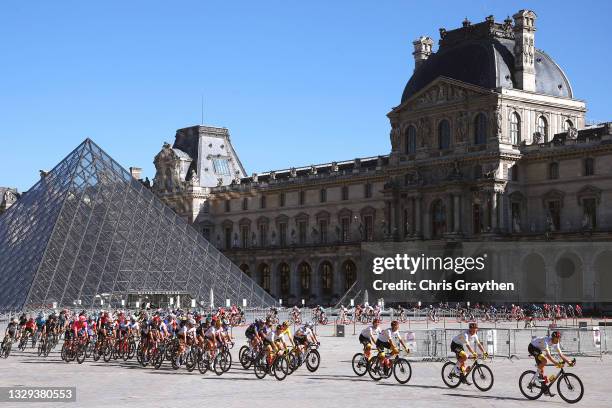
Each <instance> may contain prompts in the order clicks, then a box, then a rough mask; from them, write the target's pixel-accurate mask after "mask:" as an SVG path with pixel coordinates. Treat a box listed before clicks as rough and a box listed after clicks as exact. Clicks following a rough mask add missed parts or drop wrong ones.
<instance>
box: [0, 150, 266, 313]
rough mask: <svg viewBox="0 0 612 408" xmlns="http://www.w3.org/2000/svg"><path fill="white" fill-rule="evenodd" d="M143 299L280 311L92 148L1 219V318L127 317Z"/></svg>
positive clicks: (37, 186) (63, 165) (59, 168)
mask: <svg viewBox="0 0 612 408" xmlns="http://www.w3.org/2000/svg"><path fill="white" fill-rule="evenodd" d="M143 293H150V294H159V293H172V294H182V295H186V296H187V297H188V298H192V299H196V301H197V302H198V303H199V304H200V302H203V303H206V304H209V300H210V297H211V294H212V295H213V296H214V299H216V302H217V303H224V302H225V299H230V301H231V302H232V303H233V304H238V305H242V301H243V299H246V300H247V305H248V306H250V307H267V306H272V305H275V304H276V301H275V300H274V298H272V297H271V296H270V295H269V294H268V293H267V292H266V291H264V290H263V289H262V288H261V287H259V286H258V285H257V284H256V283H255V282H253V281H252V280H251V279H250V278H249V277H248V276H246V275H245V274H244V273H243V272H242V271H241V270H240V269H239V268H238V267H237V266H236V265H234V264H233V263H232V262H231V261H230V260H229V259H228V258H226V257H225V256H224V255H223V254H221V253H220V252H219V251H218V250H217V249H216V248H215V247H213V246H212V245H210V244H209V242H208V241H206V239H204V237H203V236H202V235H200V234H198V232H197V231H196V230H195V229H194V228H193V227H191V226H190V225H189V224H188V223H187V222H186V221H185V220H183V219H182V218H180V217H179V216H177V215H176V214H175V213H174V211H172V210H171V209H170V208H169V207H167V206H166V205H165V204H163V203H162V202H161V200H159V199H158V198H157V197H156V196H155V195H154V194H153V193H152V192H151V191H150V190H149V189H148V188H146V187H145V186H143V185H142V183H141V182H139V181H138V180H135V179H134V178H132V177H131V175H130V174H129V173H128V172H127V171H126V170H125V169H123V168H122V167H121V166H120V165H119V164H118V163H117V162H115V161H114V160H113V159H112V158H111V157H110V156H108V155H107V154H106V153H105V152H104V151H102V149H100V148H99V147H98V146H97V145H96V144H95V143H94V142H93V141H91V140H89V139H87V140H85V141H84V142H83V143H82V144H81V145H79V146H78V147H77V148H76V149H75V150H74V151H72V153H70V154H69V155H68V156H67V157H66V158H65V159H64V160H62V161H61V162H60V163H59V164H58V165H57V166H56V167H55V168H54V169H53V170H51V171H50V172H49V173H47V174H46V175H44V176H42V177H41V179H40V181H39V182H38V183H36V184H35V185H34V186H33V187H32V188H31V189H30V190H29V191H28V192H27V193H25V194H24V195H23V196H22V198H21V199H20V200H19V201H18V202H17V203H15V204H14V205H13V206H12V207H11V208H10V209H9V210H8V211H7V212H5V213H4V214H3V215H2V216H0V310H21V309H34V308H43V307H52V306H53V305H54V304H55V305H57V307H62V306H74V305H75V304H77V305H79V306H81V307H96V306H99V305H101V301H104V300H106V302H105V304H106V305H108V306H110V307H120V306H122V305H123V304H122V301H123V302H127V299H128V296H129V295H134V294H143Z"/></svg>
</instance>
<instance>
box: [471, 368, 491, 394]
mask: <svg viewBox="0 0 612 408" xmlns="http://www.w3.org/2000/svg"><path fill="white" fill-rule="evenodd" d="M472 382H473V383H474V385H475V386H476V388H478V389H479V390H480V391H489V390H490V389H491V387H493V371H491V369H490V368H489V367H488V366H486V365H484V364H478V365H477V366H476V368H472Z"/></svg>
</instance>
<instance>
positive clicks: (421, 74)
mask: <svg viewBox="0 0 612 408" xmlns="http://www.w3.org/2000/svg"><path fill="white" fill-rule="evenodd" d="M513 48H514V40H513V39H507V38H494V37H489V38H477V39H466V40H464V41H460V42H458V43H455V44H452V45H451V46H444V45H443V43H442V42H441V46H440V49H439V50H438V52H436V53H433V54H431V56H430V57H429V58H428V59H427V60H425V61H424V62H423V63H422V64H421V66H419V67H418V69H417V70H415V72H414V74H413V75H412V77H411V78H410V80H409V81H408V84H406V87H405V88H404V93H403V94H402V103H403V102H405V101H406V100H407V99H408V98H410V97H411V96H412V95H414V94H415V93H417V92H418V91H420V90H421V89H423V88H425V87H426V86H427V85H428V84H429V83H431V82H432V81H433V80H434V79H436V78H438V77H440V76H444V77H448V78H452V79H456V80H458V81H463V82H467V83H469V84H473V85H477V86H481V87H483V88H488V89H495V88H500V87H501V88H517V87H516V86H515V84H516V82H515V78H514V74H513V72H514V53H513ZM535 71H536V79H535V82H536V92H538V93H542V94H546V95H551V96H559V97H565V98H572V97H573V94H572V88H571V85H570V83H569V80H568V79H567V77H566V76H565V74H564V73H563V71H562V70H561V68H559V66H558V65H557V64H556V63H555V62H554V61H553V60H552V58H550V57H549V56H548V55H547V54H546V53H545V52H543V51H541V50H536V55H535Z"/></svg>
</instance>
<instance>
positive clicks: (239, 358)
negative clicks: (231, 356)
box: [238, 346, 249, 361]
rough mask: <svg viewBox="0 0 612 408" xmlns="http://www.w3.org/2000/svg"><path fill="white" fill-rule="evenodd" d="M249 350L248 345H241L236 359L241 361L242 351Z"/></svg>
mask: <svg viewBox="0 0 612 408" xmlns="http://www.w3.org/2000/svg"><path fill="white" fill-rule="evenodd" d="M248 351H249V346H242V347H240V350H238V361H242V356H243V355H244V353H246V352H248Z"/></svg>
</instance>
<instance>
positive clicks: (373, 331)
mask: <svg viewBox="0 0 612 408" xmlns="http://www.w3.org/2000/svg"><path fill="white" fill-rule="evenodd" d="M379 335H380V328H378V327H374V326H368V327H366V328H365V329H363V330H362V331H361V336H363V337H365V338H367V339H370V338H372V337H373V336H379Z"/></svg>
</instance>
